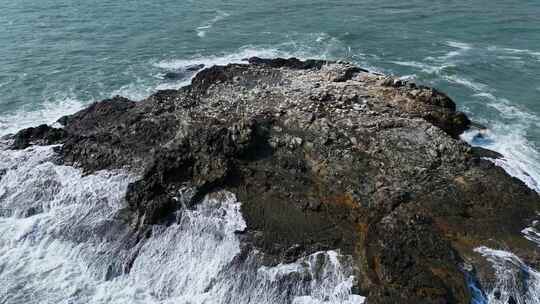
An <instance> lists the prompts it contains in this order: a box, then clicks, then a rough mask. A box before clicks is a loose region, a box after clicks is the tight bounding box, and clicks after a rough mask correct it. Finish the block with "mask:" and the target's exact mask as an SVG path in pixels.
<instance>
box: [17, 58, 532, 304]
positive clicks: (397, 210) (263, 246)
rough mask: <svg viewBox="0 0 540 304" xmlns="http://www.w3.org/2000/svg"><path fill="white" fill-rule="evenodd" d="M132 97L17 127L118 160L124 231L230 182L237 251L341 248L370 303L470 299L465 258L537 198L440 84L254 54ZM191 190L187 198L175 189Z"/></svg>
mask: <svg viewBox="0 0 540 304" xmlns="http://www.w3.org/2000/svg"><path fill="white" fill-rule="evenodd" d="M248 62H249V64H246V65H238V64H231V65H228V66H216V67H212V68H208V69H205V70H203V71H201V72H200V73H198V74H197V75H196V77H195V78H194V79H193V81H192V85H191V86H188V87H186V88H183V89H180V90H168V91H160V92H158V93H156V94H154V95H152V96H150V97H149V98H147V99H146V100H143V101H141V102H137V103H135V102H132V101H129V100H127V99H124V98H120V97H116V98H113V99H110V100H105V101H102V102H100V103H96V104H94V105H92V106H90V107H89V108H87V109H85V110H83V111H81V112H78V113H76V114H74V115H70V116H67V117H65V118H62V119H61V120H60V122H61V123H62V124H63V125H64V128H63V129H54V128H50V127H43V126H40V127H38V128H35V129H32V128H31V129H26V130H23V131H21V132H19V133H18V134H17V135H16V136H15V144H14V145H13V147H14V148H24V147H26V146H27V145H29V144H32V143H37V144H46V143H63V146H62V148H61V149H60V151H59V152H60V154H61V157H62V159H63V162H64V163H65V164H72V165H77V166H80V167H82V168H83V169H84V170H85V171H86V172H94V171H96V170H100V169H113V168H121V167H127V168H129V169H131V170H133V171H136V172H138V173H140V174H141V179H140V180H139V181H137V182H135V183H133V184H131V185H130V186H129V189H128V193H127V201H128V203H129V210H127V211H128V214H129V216H128V218H129V221H130V223H131V225H132V227H133V229H141V230H144V229H146V227H148V226H149V225H153V224H167V223H170V222H171V221H174V220H176V219H175V218H174V216H172V215H173V212H174V211H175V210H176V209H177V208H179V207H180V206H181V205H182V206H185V205H187V206H190V205H192V204H196V203H197V202H199V201H200V199H201V198H202V197H203V196H204V195H205V194H207V193H210V192H212V191H215V190H218V189H227V190H229V191H231V192H233V193H235V194H236V195H237V197H238V198H239V200H240V201H241V202H242V211H243V215H244V218H245V220H246V222H247V229H246V231H243V232H241V233H240V232H239V233H240V234H239V237H240V238H241V240H242V244H243V246H244V249H246V250H249V249H250V248H256V249H258V250H260V251H261V252H262V253H263V254H264V259H265V263H267V264H276V263H280V262H286V261H292V260H295V259H297V258H298V257H300V256H303V255H306V254H309V253H313V252H315V251H319V250H326V249H341V252H342V253H344V254H347V255H350V256H351V257H352V258H353V259H354V261H355V264H356V278H357V282H356V285H357V286H356V287H357V289H358V290H359V291H360V292H361V294H362V295H365V296H367V297H368V301H369V303H469V302H470V292H469V289H468V286H467V281H466V275H465V273H464V267H463V265H465V264H467V265H470V264H472V265H473V266H474V267H475V268H476V271H477V272H476V273H477V276H478V279H479V281H480V282H481V283H483V282H489V281H490V280H491V279H492V278H493V273H492V271H491V269H490V267H489V265H488V264H487V263H486V262H485V260H484V258H483V257H482V256H480V255H479V254H478V253H476V252H474V250H473V249H474V248H476V247H477V246H481V245H487V246H491V247H492V248H501V246H502V245H501V244H505V245H504V246H509V247H510V248H511V249H512V250H513V251H514V252H516V254H518V255H519V256H520V257H521V258H523V259H524V260H525V261H531V259H533V258H534V257H535V256H536V255H535V252H536V251H535V250H536V248H535V247H534V245H533V244H531V243H530V242H528V241H527V240H525V239H524V238H522V237H521V230H522V229H523V228H524V227H526V226H527V225H528V224H530V223H531V222H532V221H533V220H534V218H535V217H536V214H538V211H539V209H540V208H539V207H540V204H539V202H540V200H539V197H538V195H537V194H536V193H535V192H533V191H531V190H530V189H528V188H527V187H526V186H525V185H524V184H523V183H522V182H520V181H519V180H517V179H514V178H512V177H510V176H508V175H507V174H506V173H505V172H504V171H503V170H502V169H500V168H498V167H496V166H494V165H493V164H492V163H490V162H489V161H486V160H483V157H485V156H491V157H495V156H497V154H495V153H489V151H485V150H479V149H474V150H473V149H471V147H470V146H468V145H467V144H466V143H464V142H463V141H461V140H459V139H458V136H459V134H461V133H462V132H463V131H464V130H466V129H467V128H468V127H469V125H470V124H471V122H470V121H469V119H468V118H467V117H466V115H465V114H463V113H460V112H457V111H456V105H455V104H454V102H453V101H452V100H451V99H450V98H449V97H448V96H447V95H445V94H443V93H441V92H439V91H437V90H434V89H431V88H427V87H423V86H417V85H415V84H412V83H407V82H403V81H401V80H398V79H394V78H390V77H384V76H381V75H377V74H372V73H369V72H367V71H366V70H363V69H360V68H357V67H355V66H352V65H349V64H345V63H335V62H327V61H316V60H311V61H300V60H297V59H273V60H270V59H260V58H251V59H249V60H248ZM182 193H190V195H182Z"/></svg>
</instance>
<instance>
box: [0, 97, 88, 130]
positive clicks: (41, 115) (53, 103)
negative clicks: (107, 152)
mask: <svg viewBox="0 0 540 304" xmlns="http://www.w3.org/2000/svg"><path fill="white" fill-rule="evenodd" d="M88 103H89V102H83V101H80V100H77V99H75V98H71V97H66V98H61V99H58V100H52V99H51V100H47V101H45V102H44V103H43V104H41V105H36V108H33V109H29V108H28V107H24V108H21V109H19V110H17V111H15V112H12V113H7V114H4V115H0V137H2V136H3V135H6V134H10V133H15V132H17V131H19V130H20V129H24V128H28V127H34V126H37V125H40V124H53V123H54V122H55V121H56V120H58V118H60V117H62V116H64V115H68V114H72V113H75V112H77V111H79V110H80V109H82V108H83V107H84V105H85V104H88Z"/></svg>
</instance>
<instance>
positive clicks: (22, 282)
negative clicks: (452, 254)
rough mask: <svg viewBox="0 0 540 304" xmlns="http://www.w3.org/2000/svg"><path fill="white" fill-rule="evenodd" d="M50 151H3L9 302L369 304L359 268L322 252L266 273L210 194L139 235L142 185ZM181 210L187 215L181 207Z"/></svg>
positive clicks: (0, 282) (218, 198)
mask: <svg viewBox="0 0 540 304" xmlns="http://www.w3.org/2000/svg"><path fill="white" fill-rule="evenodd" d="M53 148H54V147H52V146H49V147H31V148H28V149H26V150H23V151H11V150H0V169H2V170H6V172H5V174H4V175H3V176H2V177H1V178H0V210H1V211H2V212H1V213H0V302H2V303H30V304H33V303H45V304H47V303H150V304H152V303H176V304H188V303H189V304H196V303H199V304H220V303H223V304H225V303H246V304H247V303H262V304H265V303H267V304H270V303H271V304H274V303H276V304H278V303H291V302H292V303H326V304H333V303H336V304H337V303H361V302H362V300H363V298H362V297H360V296H358V295H353V294H351V288H352V285H353V282H354V278H353V276H352V274H353V268H352V260H351V258H350V257H347V256H341V255H340V254H338V253H337V252H333V251H329V252H318V253H315V254H313V255H311V256H308V257H305V258H301V259H299V260H298V261H296V262H295V263H291V264H282V265H278V266H275V267H265V266H262V265H261V264H260V262H259V261H260V259H259V258H258V254H259V253H257V252H256V251H254V252H252V253H251V254H249V255H248V256H247V257H243V258H242V256H241V255H239V254H240V252H241V250H240V242H239V240H238V238H237V235H236V232H237V231H241V230H244V228H245V227H246V224H245V222H244V220H243V218H242V214H241V210H240V203H239V202H238V201H237V200H236V197H235V196H234V195H233V194H232V193H228V192H219V193H214V194H211V195H208V196H206V197H205V199H204V200H203V202H201V203H200V204H198V205H197V207H196V208H195V209H184V208H181V209H180V211H179V212H178V214H177V216H178V221H177V222H176V223H174V224H172V225H170V226H161V225H155V226H153V227H152V233H151V235H150V236H149V237H148V236H146V237H144V236H142V237H141V236H140V235H138V234H135V233H134V232H132V231H131V229H130V228H129V227H128V226H127V224H126V223H125V222H124V220H122V218H125V215H123V214H124V211H123V210H124V209H125V208H126V202H125V200H124V194H125V191H126V189H127V185H128V184H129V183H130V182H131V181H133V180H135V179H136V178H137V177H135V176H132V175H129V174H127V173H125V172H123V171H115V172H109V171H100V172H98V173H96V174H91V175H87V176H83V175H82V174H81V172H80V170H78V169H75V168H73V167H67V166H58V165H54V164H53V163H52V162H51V161H52V160H53V159H54V157H55V154H54V151H53ZM179 207H180V206H179Z"/></svg>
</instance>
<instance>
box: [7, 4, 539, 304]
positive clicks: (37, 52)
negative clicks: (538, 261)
mask: <svg viewBox="0 0 540 304" xmlns="http://www.w3.org/2000/svg"><path fill="white" fill-rule="evenodd" d="M0 28H1V30H0V55H1V56H0V135H3V134H7V133H11V132H15V131H16V130H18V129H20V128H22V127H27V126H32V125H36V124H39V123H52V122H54V121H55V120H56V119H57V118H58V117H60V116H61V115H64V114H66V113H70V112H74V111H76V110H78V109H80V108H82V107H84V106H85V105H87V104H89V103H91V102H93V101H97V100H100V99H103V98H107V97H110V96H113V95H116V94H120V95H124V96H127V97H130V98H132V99H142V98H144V97H145V96H147V95H148V94H150V93H152V92H155V91H156V90H158V89H163V88H176V87H179V86H182V85H184V84H186V83H187V81H189V77H188V76H186V77H185V78H180V79H175V80H168V79H167V78H166V77H164V76H165V75H166V73H168V72H176V71H178V69H182V68H185V67H186V66H190V65H193V64H200V63H203V64H205V65H207V66H208V65H212V64H226V63H229V62H240V61H241V60H242V59H243V58H246V57H250V56H262V57H276V56H297V57H301V58H308V57H315V58H325V59H344V60H348V61H352V62H355V63H357V64H359V65H361V66H363V67H366V68H369V69H372V70H376V71H379V72H384V73H388V74H396V75H402V76H404V77H406V78H410V79H413V80H414V81H417V82H421V83H424V84H428V85H432V86H435V87H437V88H440V89H442V90H443V91H445V92H447V93H448V94H449V95H450V96H451V97H452V98H453V99H454V100H455V101H456V102H457V104H458V106H459V108H460V109H461V110H463V111H465V112H467V113H468V114H469V116H470V117H471V118H472V119H473V120H474V121H476V122H479V123H481V124H483V125H485V126H487V127H488V128H489V130H488V131H487V132H486V133H485V135H484V136H483V138H479V137H477V136H475V135H476V133H474V132H470V133H467V134H465V135H464V136H463V138H464V139H466V140H468V141H469V142H471V143H473V144H477V145H482V146H485V147H487V148H490V149H494V150H496V151H499V152H501V153H502V154H504V155H505V159H504V160H500V161H499V162H498V164H499V165H501V166H503V167H505V169H507V171H508V172H509V173H511V174H513V175H515V176H517V177H519V178H521V179H522V180H524V181H525V182H526V183H527V184H528V185H529V186H530V187H531V188H534V189H536V190H538V191H540V186H539V181H540V153H539V151H540V72H539V71H540V4H539V2H538V1H536V0H523V1H519V2H518V1H502V0H476V1H465V0H460V1H427V0H412V1H406V2H396V1H389V0H377V1H374V0H363V1H352V0H346V1H345V0H340V1H321V0H315V1H312V0H311V1H307V0H296V1H284V0H273V1H260V0H252V1H245V0H232V1H226V2H225V1H215V0H209V1H189V0H182V1H181V0H163V1H159V2H158V1H141V0H134V1H122V0H117V1H95V0H88V1H69V0H40V1H30V0H10V1H8V0H0ZM2 153H3V154H2V157H8V154H5V153H4V152H2ZM24 155H26V154H21V155H19V156H17V155H15V156H14V155H12V156H10V157H20V158H21V160H20V161H21V162H23V159H26V161H30V162H31V161H32V159H28V157H30V156H28V155H26V156H24ZM30 155H31V154H30ZM5 162H8V160H4V163H5ZM45 163H46V162H44V164H43V165H40V166H39V168H41V170H42V171H35V170H32V171H30V172H28V173H27V174H36V176H34V177H33V178H34V179H32V178H30V177H28V176H26V175H21V176H19V178H26V179H25V180H24V181H21V183H22V184H21V185H25V187H34V188H35V187H38V189H41V188H43V187H45V186H46V187H49V188H47V189H56V190H55V191H59V192H54V193H49V192H44V193H41V194H36V193H34V192H28V193H26V192H24V191H23V192H20V193H18V194H13V195H18V196H16V197H12V200H6V198H5V196H4V197H3V198H2V199H0V204H1V206H0V207H1V208H3V210H4V209H6V210H7V209H9V210H11V211H6V212H15V213H13V214H3V216H4V218H0V229H2V234H3V236H2V238H1V240H0V242H2V247H1V250H2V259H0V271H5V270H3V269H7V268H5V267H7V266H5V265H11V264H9V263H12V262H13V260H9V259H8V260H6V257H7V256H8V253H9V254H19V256H20V257H21V259H23V260H25V261H28V264H27V265H34V266H35V267H37V268H36V269H38V270H36V271H38V272H39V271H44V272H46V273H53V274H57V273H58V276H56V278H58V280H60V279H61V278H63V276H65V277H66V278H73V279H74V282H76V283H77V284H80V286H79V285H77V284H75V285H74V286H75V287H72V288H73V289H69V288H67V287H66V288H67V289H66V290H67V291H66V290H63V291H62V292H68V291H69V292H70V293H69V295H70V297H71V296H73V297H76V299H87V298H84V296H87V295H88V294H94V297H97V296H96V294H100V293H98V292H96V291H95V290H94V291H91V290H92V289H91V288H101V289H102V290H106V289H107V288H109V287H108V286H109V285H103V284H104V283H103V284H102V283H99V284H98V283H96V284H94V285H92V284H91V283H87V282H85V281H84V280H89V281H88V282H91V280H94V279H95V277H94V278H87V277H84V278H85V279H84V280H83V279H82V277H77V274H79V275H83V274H84V276H87V275H90V274H87V273H86V272H84V271H83V270H84V269H87V268H88V267H90V268H91V267H93V266H88V265H86V264H84V263H82V264H81V263H79V264H77V263H78V262H77V263H75V262H74V264H73V265H75V264H77V265H78V266H77V267H83V268H77V267H75V266H73V267H75V268H70V267H72V265H71V264H70V265H71V266H68V268H61V267H60V266H59V265H60V262H58V261H61V260H64V259H66V255H67V256H69V257H70V258H73V259H74V261H80V260H77V259H78V258H79V256H80V255H88V254H94V253H92V252H86V251H85V250H87V249H85V248H82V247H81V248H79V247H77V248H75V247H73V248H71V247H66V245H65V244H64V243H59V242H61V241H59V240H57V239H54V240H53V239H49V238H50V237H51V235H50V234H47V233H49V232H51V231H52V232H55V231H56V232H57V234H56V237H58V236H62V237H61V238H68V239H69V237H70V233H72V232H70V230H69V229H68V230H67V231H64V230H62V229H60V228H61V227H64V228H65V225H67V224H66V223H67V222H66V223H55V222H54V221H53V220H52V219H51V218H50V217H49V215H50V214H51V213H52V214H55V213H56V212H61V213H62V214H64V213H65V214H66V216H73V217H76V216H82V215H81V214H78V215H74V214H72V213H70V212H72V211H70V210H72V209H70V208H73V207H69V206H70V204H77V200H78V199H81V198H70V199H69V202H66V201H65V200H64V199H60V200H55V199H56V198H57V195H59V194H58V193H63V192H62V191H67V190H65V189H69V187H75V186H76V185H94V186H95V188H92V189H87V190H85V191H87V192H84V191H83V192H81V193H79V195H82V196H83V197H86V198H87V199H89V200H93V201H95V202H96V204H98V202H100V203H103V202H104V201H108V202H109V203H108V206H109V207H110V208H113V209H110V208H109V209H101V208H100V209H99V210H101V211H100V212H113V210H114V208H116V207H115V206H117V204H121V199H120V197H121V195H120V196H119V197H116V196H113V197H109V198H104V197H101V196H100V195H99V193H98V192H99V191H103V190H104V188H103V187H116V188H115V190H114V193H117V194H118V193H120V194H121V193H122V187H124V186H125V183H126V181H125V180H124V181H122V178H124V179H129V178H130V177H129V176H124V175H122V174H120V173H119V174H120V175H114V176H116V177H113V176H109V175H108V174H110V173H103V174H104V175H98V176H95V177H80V176H79V175H78V173H77V172H75V171H72V170H71V169H68V168H57V167H53V166H52V165H45ZM13 170H15V171H11V172H12V173H9V172H8V174H15V173H13V172H16V170H17V169H16V168H15V169H13ZM21 174H22V172H21ZM25 174H26V173H25ZM54 174H60V175H59V176H57V177H54V178H53V177H51V176H52V175H54ZM49 175H51V176H49ZM25 176H26V177H25ZM120 176H123V177H122V178H121V177H120ZM63 179H70V180H71V181H67V180H63ZM85 179H89V180H85ZM110 179H113V180H112V181H111V180H110ZM89 181H91V182H89ZM88 182H89V183H88ZM2 183H5V182H2ZM27 183H30V184H27ZM43 183H46V185H44V184H43ZM49 183H52V185H53V187H50V185H49ZM70 183H71V184H70ZM0 186H1V187H3V188H1V189H2V191H8V190H9V189H11V190H10V191H15V192H16V190H13V189H15V188H17V187H20V185H15V184H14V185H6V184H2V185H0ZM6 187H8V188H9V187H11V188H9V189H8V188H6ZM65 187H68V188H65ZM6 189H8V190H6ZM21 189H23V188H21ZM63 189H64V190H63ZM85 189H86V188H85ZM51 191H52V190H51ZM81 191H82V190H81ZM15 192H14V193H15ZM32 193H33V194H32ZM29 195H33V196H29ZM66 195H67V194H66ZM60 197H62V196H60ZM10 204H15V205H17V206H18V207H17V208H15V209H13V208H11V207H10V206H9V205H10ZM27 205H28V206H30V207H32V206H34V205H36V206H38V205H39V206H40V207H39V208H38V209H35V210H34V209H24V208H26V207H25V206H27ZM90 207H91V208H94V207H93V205H92V206H90ZM10 208H11V209H10ZM91 208H90V209H87V210H88V214H87V217H85V219H88V220H91V219H93V220H95V221H98V222H92V224H91V225H90V224H88V225H90V226H91V227H94V228H95V227H99V225H98V224H99V223H101V222H100V221H102V220H103V221H104V219H107V218H108V217H107V214H102V213H99V216H100V217H99V218H93V217H92V215H91V213H90V211H92V210H94V209H91ZM107 210H108V211H107ZM4 211H5V210H4ZM4 211H2V212H4ZM38 211H39V212H38ZM94 211H95V210H94ZM28 212H29V213H30V214H34V213H36V212H38V213H37V214H38V215H37V216H32V217H27V215H28V214H29V213H28ZM66 212H67V213H66ZM92 212H93V211H92ZM5 216H8V217H5ZM96 216H98V215H96ZM68 219H69V217H68ZM68 219H66V221H68ZM51 221H53V222H51ZM74 222H77V223H79V221H75V220H74ZM105 222H107V221H105ZM81 223H84V221H82V222H81ZM107 223H108V222H107ZM50 224H52V227H51V228H50V229H49V230H47V233H45V234H43V233H41V234H40V232H39V231H40V230H39V229H38V228H39V227H41V226H40V225H50ZM62 225H64V226H62ZM81 225H82V224H81ZM96 225H97V226H96ZM107 225H109V224H107ZM90 226H86V227H87V228H88V227H90ZM47 227H49V226H47ZM114 227H116V226H114ZM94 228H92V229H94ZM525 228H526V227H524V229H525ZM40 229H41V228H40ZM43 229H45V228H43ZM56 229H60V230H56ZM81 229H82V228H81ZM115 229H119V230H118V231H117V232H118V233H124V232H123V230H122V228H121V227H116V228H115ZM218 230H219V229H218ZM53 235H54V234H53ZM524 235H525V236H527V237H528V238H529V239H531V240H533V241H534V240H536V241H538V235H539V234H538V232H537V231H536V230H534V229H533V228H529V230H524ZM126 237H127V236H126ZM535 237H536V239H535ZM109 245H110V244H109ZM109 245H107V246H109ZM58 246H59V247H58ZM69 246H71V245H69ZM81 246H82V245H81ZM48 248H57V249H58V250H57V251H55V252H49V251H47V249H48ZM106 248H109V249H107V250H109V251H107V250H105V249H104V250H105V251H104V252H109V254H110V252H111V251H110V250H112V249H111V248H116V247H114V246H112V247H110V246H109V247H106ZM117 249H118V248H117ZM118 250H120V249H118ZM478 250H479V252H481V253H482V254H484V255H485V256H486V258H488V259H490V261H492V263H493V264H494V267H498V269H513V268H512V267H510V266H509V265H514V266H515V267H514V268H516V269H522V270H523V269H525V270H527V268H526V267H527V266H526V265H522V264H523V263H522V262H521V261H516V259H515V257H514V256H512V255H511V253H504V252H499V251H493V250H491V249H489V248H479V249H478ZM163 252H167V250H166V249H165V248H163ZM126 254H127V253H126ZM34 258H35V259H47V261H53V262H51V263H49V264H39V263H37V262H36V261H39V260H33V259H34ZM54 261H56V262H54ZM82 261H86V260H84V259H83V260H82ZM2 263H4V264H2ZM6 263H7V264H6ZM36 263H37V264H36ZM54 263H57V264H54ZM520 263H521V264H520ZM55 265H56V266H55ZM81 265H82V266H81ZM516 265H517V266H516ZM12 266H13V265H12ZM34 266H32V267H34ZM14 267H15V266H14ZM47 267H49V268H50V269H49V268H47ZM58 267H60V268H58ZM85 267H86V268H85ZM81 269H83V270H81ZM92 269H94V268H92ZM96 269H99V268H96ZM25 271H26V270H25ZM96 271H97V270H96ZM345 272H346V271H345ZM7 275H8V276H6V274H5V273H2V277H1V278H0V283H1V284H0V285H2V286H8V287H2V288H4V289H2V288H0V294H2V296H5V293H2V291H4V292H5V291H6V290H12V289H9V288H13V290H20V289H21V288H26V287H25V286H23V285H20V284H19V285H18V283H17V281H20V280H22V279H23V278H24V276H25V275H30V274H25V272H24V271H22V272H20V273H8V274H7ZM9 275H13V276H15V277H9ZM33 275H36V274H33ZM17 276H23V277H17ZM6 277H8V278H12V280H11V281H10V280H9V279H6ZM49 277H51V276H49ZM97 277H98V278H99V276H97ZM529 277H531V278H536V281H531V282H533V283H534V284H538V272H536V271H535V270H531V271H529ZM506 278H512V276H506V277H505V276H504V273H502V274H501V284H502V285H501V286H503V285H504V286H509V285H508V284H510V283H508V282H511V281H512V279H506ZM124 279H125V280H127V281H125V282H128V281H129V280H130V279H129V278H124ZM141 279H144V280H147V282H148V284H157V285H152V286H157V287H155V288H156V289H155V290H156V291H155V292H156V293H157V294H152V295H147V294H145V292H147V291H146V290H124V289H122V290H124V292H126V293H131V294H130V295H129V296H127V298H130V297H131V299H134V298H136V297H138V296H141V299H146V298H145V297H146V296H151V297H157V298H158V299H159V295H160V294H162V293H163V292H170V291H167V289H163V290H162V289H160V288H161V287H159V286H162V285H159V284H161V283H159V284H158V283H155V282H157V281H155V280H158V278H152V277H141ZM79 280H81V281H79ZM158 281H159V280H158ZM92 282H93V281H92ZM343 282H346V279H344V281H343ZM58 284H61V283H58ZM88 284H90V285H88ZM107 284H108V283H107ZM126 284H127V283H126ZM163 284H165V283H163ZM531 284H532V283H531ZM534 284H533V285H531V286H533V287H534V286H537V285H534ZM77 286H78V287H77ZM89 286H90V287H89ZM118 286H124V285H122V283H119V285H118ZM163 286H164V285H163ZM533 287H531V290H536V292H538V289H534V288H533ZM6 288H8V289H6ZM32 288H34V289H33V290H35V292H36V293H39V292H42V291H41V290H40V289H39V288H41V287H39V286H33V287H32ZM58 288H60V289H61V287H58ZM70 288H71V287H70ZM89 288H90V289H89ZM329 288H330V287H329ZM536 288H537V287H536ZM60 289H59V290H60ZM330 289H331V288H330ZM345 289H346V288H345ZM507 290H509V292H511V288H507ZM49 292H50V293H49V294H50V295H51V296H53V295H55V291H49ZM105 294H106V293H105ZM531 295H533V296H534V295H538V293H536V294H534V293H531ZM119 296H122V295H119ZM77 297H82V298H77ZM488 298H489V294H488V295H486V301H488V300H489V301H490V302H492V303H499V302H496V300H494V299H492V298H490V299H488ZM2 299H3V300H2ZM54 299H55V298H51V302H54ZM64 299H65V298H64ZM92 299H94V300H95V299H96V298H92ZM0 300H2V301H5V300H6V298H0ZM109 300H113V299H108V300H107V299H101V301H102V302H108V301H109ZM301 300H302V297H299V298H298V301H301ZM21 301H22V300H21ZM96 301H97V300H96ZM97 302H99V301H97Z"/></svg>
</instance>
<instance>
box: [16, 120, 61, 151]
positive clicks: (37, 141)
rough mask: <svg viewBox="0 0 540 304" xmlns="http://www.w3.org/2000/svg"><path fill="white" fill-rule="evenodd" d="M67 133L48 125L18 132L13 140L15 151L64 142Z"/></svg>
mask: <svg viewBox="0 0 540 304" xmlns="http://www.w3.org/2000/svg"><path fill="white" fill-rule="evenodd" d="M65 135H66V133H65V132H64V130H62V129H55V128H52V127H50V126H48V125H40V126H37V127H35V128H28V129H24V130H22V131H20V132H18V133H17V134H16V135H15V136H14V138H13V144H12V148H13V149H24V148H27V147H28V146H30V145H50V144H56V143H60V142H62V140H63V139H64V137H65Z"/></svg>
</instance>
